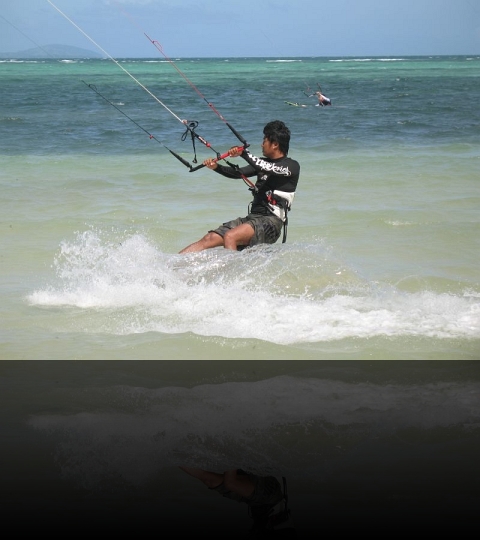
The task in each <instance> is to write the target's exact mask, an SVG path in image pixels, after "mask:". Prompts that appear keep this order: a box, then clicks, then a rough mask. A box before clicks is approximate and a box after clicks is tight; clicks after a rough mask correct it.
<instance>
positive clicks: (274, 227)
mask: <svg viewBox="0 0 480 540" xmlns="http://www.w3.org/2000/svg"><path fill="white" fill-rule="evenodd" d="M243 223H249V224H250V225H251V226H252V227H253V230H254V231H255V232H254V235H253V236H252V239H251V240H250V243H249V244H248V247H252V246H255V245H257V244H274V243H275V242H276V241H277V240H278V239H279V238H280V234H281V232H282V227H283V221H282V220H281V219H280V218H278V217H277V216H274V215H273V214H270V215H268V216H262V215H261V214H248V216H246V217H243V218H240V217H239V218H237V219H232V220H231V221H227V222H226V223H224V224H223V225H221V226H220V227H218V228H217V229H213V230H211V231H208V232H215V233H217V234H219V235H220V236H221V237H222V238H223V237H224V236H225V233H226V232H227V231H229V230H230V229H234V228H235V227H238V226H239V225H243ZM245 247H246V246H245Z"/></svg>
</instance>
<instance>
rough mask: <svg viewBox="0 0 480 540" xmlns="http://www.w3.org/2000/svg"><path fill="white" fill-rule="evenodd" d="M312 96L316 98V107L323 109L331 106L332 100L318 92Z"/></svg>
mask: <svg viewBox="0 0 480 540" xmlns="http://www.w3.org/2000/svg"><path fill="white" fill-rule="evenodd" d="M314 96H317V98H318V103H317V107H325V106H327V105H331V104H332V100H331V99H330V98H328V97H327V96H324V95H323V94H322V92H320V91H318V92H315V94H314Z"/></svg>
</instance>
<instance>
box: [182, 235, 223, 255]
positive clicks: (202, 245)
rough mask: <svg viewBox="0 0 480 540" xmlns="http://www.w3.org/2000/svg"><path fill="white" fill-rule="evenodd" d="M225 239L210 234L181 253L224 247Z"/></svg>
mask: <svg viewBox="0 0 480 540" xmlns="http://www.w3.org/2000/svg"><path fill="white" fill-rule="evenodd" d="M223 245H224V242H223V238H222V237H221V236H220V235H219V234H218V233H216V232H209V233H207V234H206V235H205V236H204V237H203V238H201V239H200V240H198V241H197V242H194V243H193V244H190V245H189V246H187V247H185V248H183V249H182V251H180V252H179V253H193V252H195V251H203V250H204V249H210V248H214V247H219V246H223Z"/></svg>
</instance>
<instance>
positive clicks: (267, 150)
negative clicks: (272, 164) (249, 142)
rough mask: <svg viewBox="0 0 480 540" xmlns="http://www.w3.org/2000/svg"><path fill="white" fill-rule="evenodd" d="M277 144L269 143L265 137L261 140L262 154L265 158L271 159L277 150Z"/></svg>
mask: <svg viewBox="0 0 480 540" xmlns="http://www.w3.org/2000/svg"><path fill="white" fill-rule="evenodd" d="M277 147H278V144H277V143H272V142H270V141H269V140H268V139H267V137H264V138H263V142H262V152H263V155H264V156H265V157H267V158H268V157H272V155H273V153H274V151H275V150H276V149H277Z"/></svg>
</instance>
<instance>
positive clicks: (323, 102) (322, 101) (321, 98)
mask: <svg viewBox="0 0 480 540" xmlns="http://www.w3.org/2000/svg"><path fill="white" fill-rule="evenodd" d="M318 88H319V89H318V90H317V91H316V92H314V93H313V94H307V93H306V92H304V93H305V95H307V96H308V97H316V98H317V99H318V103H317V107H326V106H327V105H331V104H332V100H331V99H330V98H328V97H327V96H325V95H323V94H322V89H321V88H320V85H318ZM309 90H310V89H309Z"/></svg>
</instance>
